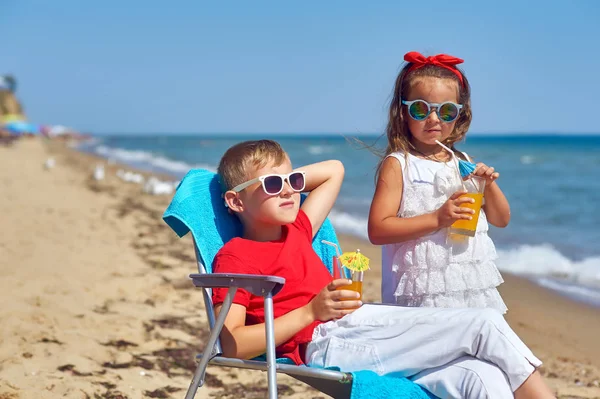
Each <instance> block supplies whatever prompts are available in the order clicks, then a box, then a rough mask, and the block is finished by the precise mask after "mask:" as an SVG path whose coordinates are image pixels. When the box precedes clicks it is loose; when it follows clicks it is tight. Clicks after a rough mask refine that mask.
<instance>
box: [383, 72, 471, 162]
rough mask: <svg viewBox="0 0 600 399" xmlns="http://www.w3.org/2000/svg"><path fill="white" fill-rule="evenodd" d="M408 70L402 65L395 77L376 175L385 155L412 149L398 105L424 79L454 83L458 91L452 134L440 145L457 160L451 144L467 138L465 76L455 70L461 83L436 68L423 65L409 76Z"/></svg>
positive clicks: (468, 115) (468, 100) (468, 119)
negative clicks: (445, 147)
mask: <svg viewBox="0 0 600 399" xmlns="http://www.w3.org/2000/svg"><path fill="white" fill-rule="evenodd" d="M412 66H413V64H412V63H407V64H406V65H404V67H403V68H402V70H401V71H400V73H399V74H398V77H397V78H396V84H395V86H394V93H393V96H392V101H391V103H390V110H389V119H388V124H387V127H386V135H387V143H388V144H387V148H386V149H385V153H384V156H383V157H382V160H381V161H380V163H379V165H378V167H377V171H378V172H379V169H380V168H381V165H382V163H383V160H384V159H385V157H386V156H387V155H389V154H391V153H393V152H403V153H405V154H406V153H408V152H409V151H410V150H411V149H412V148H413V145H412V143H411V142H410V139H411V133H410V130H408V123H407V121H406V120H405V117H404V113H403V112H402V104H401V101H402V100H405V99H406V96H407V94H408V91H409V90H410V89H411V88H412V87H413V86H414V85H415V83H417V82H419V81H420V80H422V79H423V78H428V77H432V78H438V79H448V80H453V81H454V82H456V86H457V88H458V103H459V104H462V106H463V107H462V109H461V110H460V114H459V116H458V119H456V124H455V125H454V130H453V131H452V133H450V137H448V138H447V139H446V140H444V144H446V145H447V146H448V147H450V148H451V149H452V150H454V152H455V154H456V155H457V156H458V157H459V158H463V155H462V153H460V151H457V150H456V149H455V148H454V144H455V143H457V142H459V141H461V140H463V139H464V137H465V135H466V134H467V130H469V125H470V124H471V119H472V118H473V115H472V113H471V86H470V85H469V81H468V80H467V77H466V76H465V74H464V72H463V71H461V70H460V69H458V68H456V69H457V70H458V71H459V73H460V74H461V75H462V78H463V82H461V81H460V80H459V78H458V76H457V75H456V74H455V73H454V72H452V71H450V70H448V69H446V68H443V67H439V66H437V65H431V64H430V65H425V66H423V67H421V68H418V69H415V70H413V71H410V72H409V69H410V67H412Z"/></svg>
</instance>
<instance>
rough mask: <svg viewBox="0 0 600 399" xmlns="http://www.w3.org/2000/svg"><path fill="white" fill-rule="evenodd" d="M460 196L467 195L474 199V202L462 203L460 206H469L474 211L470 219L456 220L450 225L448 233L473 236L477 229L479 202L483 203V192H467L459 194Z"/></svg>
mask: <svg viewBox="0 0 600 399" xmlns="http://www.w3.org/2000/svg"><path fill="white" fill-rule="evenodd" d="M462 197H469V198H473V199H474V200H475V202H474V203H472V204H471V203H463V204H461V207H464V208H470V209H473V210H474V211H475V214H474V215H471V217H472V219H471V220H462V219H461V220H457V221H456V222H454V223H453V224H452V226H450V234H453V233H458V234H463V235H466V236H471V237H474V236H475V231H476V230H477V222H478V221H479V211H480V210H481V204H482V203H483V193H467V194H463V195H461V198H462Z"/></svg>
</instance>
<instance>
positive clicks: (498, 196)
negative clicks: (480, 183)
mask: <svg viewBox="0 0 600 399" xmlns="http://www.w3.org/2000/svg"><path fill="white" fill-rule="evenodd" d="M483 197H484V198H485V204H484V205H483V210H484V211H485V216H486V217H487V220H488V222H490V223H491V224H492V225H494V226H496V227H506V226H508V222H510V205H508V200H507V199H506V197H505V196H504V193H503V192H502V190H500V187H499V186H498V183H496V182H492V183H490V184H486V187H485V192H484V194H483Z"/></svg>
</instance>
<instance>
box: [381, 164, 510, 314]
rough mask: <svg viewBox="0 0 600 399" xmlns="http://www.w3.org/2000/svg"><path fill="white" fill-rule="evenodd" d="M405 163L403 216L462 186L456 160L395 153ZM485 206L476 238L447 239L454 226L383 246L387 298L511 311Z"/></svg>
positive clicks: (430, 207) (431, 206)
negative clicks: (504, 295) (501, 288)
mask: <svg viewBox="0 0 600 399" xmlns="http://www.w3.org/2000/svg"><path fill="white" fill-rule="evenodd" d="M389 156H392V157H394V158H396V159H397V160H398V161H399V162H400V165H401V167H402V176H403V182H404V189H403V193H402V202H401V204H400V208H399V211H398V217H402V218H409V217H413V216H418V215H423V214H426V213H431V212H433V211H435V210H437V209H439V208H440V207H441V206H442V205H443V204H444V202H446V200H447V199H448V198H449V197H450V196H451V195H452V194H453V193H455V192H456V191H458V190H459V189H460V188H461V183H460V180H459V177H458V174H457V171H456V169H455V167H454V164H453V163H452V162H448V163H444V162H435V161H431V160H427V159H421V158H417V157H415V156H414V155H411V154H408V155H407V156H406V158H405V156H404V154H402V153H393V154H390V155H389ZM487 232H488V223H487V218H486V216H485V212H484V211H483V209H482V210H481V214H480V215H479V221H478V223H477V231H476V233H475V237H472V238H469V239H468V240H465V241H464V242H463V243H459V244H457V243H447V235H448V229H446V228H444V229H440V230H438V231H435V232H433V233H431V234H428V235H426V236H423V237H420V238H417V239H414V240H410V241H405V242H401V243H395V244H387V245H384V246H383V248H382V285H381V297H382V300H383V302H384V303H393V304H398V305H402V306H411V307H421V306H424V307H443V308H460V307H470V308H494V309H496V310H498V311H500V312H501V313H506V310H507V308H506V305H505V304H504V301H503V300H502V298H501V297H500V294H499V293H498V290H497V289H496V287H497V286H498V285H500V284H502V283H503V282H504V280H503V279H502V276H501V275H500V272H499V271H498V269H497V268H496V264H495V263H494V261H495V259H496V258H497V255H496V248H495V247H494V243H493V242H492V240H491V239H490V237H489V236H488V234H487Z"/></svg>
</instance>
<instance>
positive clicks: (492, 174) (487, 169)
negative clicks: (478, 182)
mask: <svg viewBox="0 0 600 399" xmlns="http://www.w3.org/2000/svg"><path fill="white" fill-rule="evenodd" d="M472 174H473V175H475V176H479V177H483V178H484V179H485V183H486V184H491V183H493V182H495V181H496V179H498V178H499V177H500V173H498V172H496V171H495V170H494V168H492V167H491V166H487V165H486V164H484V163H481V162H479V163H478V164H477V166H476V167H475V170H474V171H473V173H472Z"/></svg>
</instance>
